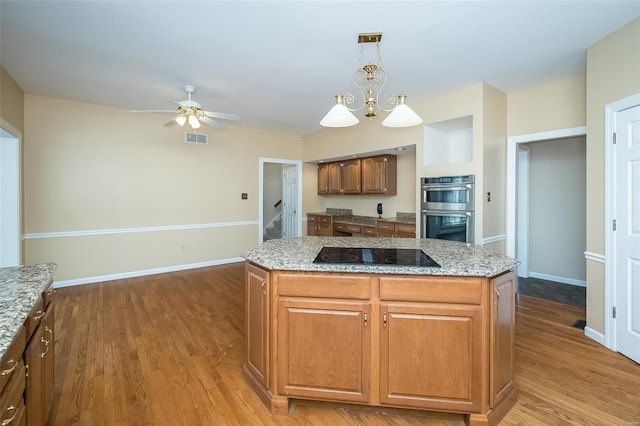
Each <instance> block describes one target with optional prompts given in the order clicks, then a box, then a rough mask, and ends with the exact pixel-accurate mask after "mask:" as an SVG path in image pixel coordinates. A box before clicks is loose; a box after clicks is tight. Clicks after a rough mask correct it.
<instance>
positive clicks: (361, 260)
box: [313, 247, 440, 268]
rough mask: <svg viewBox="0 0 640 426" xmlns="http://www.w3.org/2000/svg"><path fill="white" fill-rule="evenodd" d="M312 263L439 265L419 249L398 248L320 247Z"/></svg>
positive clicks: (436, 266) (434, 266)
mask: <svg viewBox="0 0 640 426" xmlns="http://www.w3.org/2000/svg"><path fill="white" fill-rule="evenodd" d="M313 263H352V264H356V265H395V266H428V267H432V268H439V267H440V265H438V264H437V263H436V262H435V261H434V260H433V259H432V258H431V257H429V256H428V255H427V254H425V252H423V251H422V250H420V249H400V248H398V249H396V248H354V247H322V250H320V253H318V255H317V256H316V258H315V259H314V261H313Z"/></svg>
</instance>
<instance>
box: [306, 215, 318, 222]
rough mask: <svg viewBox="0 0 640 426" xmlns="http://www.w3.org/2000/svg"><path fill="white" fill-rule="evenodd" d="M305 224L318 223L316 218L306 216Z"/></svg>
mask: <svg viewBox="0 0 640 426" xmlns="http://www.w3.org/2000/svg"><path fill="white" fill-rule="evenodd" d="M307 222H308V223H312V222H313V223H316V222H318V216H311V215H309V216H307Z"/></svg>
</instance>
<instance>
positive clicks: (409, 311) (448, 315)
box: [380, 303, 482, 412]
mask: <svg viewBox="0 0 640 426" xmlns="http://www.w3.org/2000/svg"><path fill="white" fill-rule="evenodd" d="M380 309H381V310H380V314H381V319H382V321H381V323H380V350H381V353H380V402H381V403H383V404H393V405H402V406H406V407H415V408H427V409H434V410H440V411H461V412H474V411H476V412H477V411H478V410H480V404H481V399H482V387H481V385H482V383H481V379H482V371H481V367H482V366H481V342H482V339H481V332H482V328H481V309H480V307H479V306H468V305H453V304H444V303H442V304H437V303H393V304H392V303H382V304H381V307H380Z"/></svg>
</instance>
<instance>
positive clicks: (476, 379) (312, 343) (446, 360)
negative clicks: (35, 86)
mask: <svg viewBox="0 0 640 426" xmlns="http://www.w3.org/2000/svg"><path fill="white" fill-rule="evenodd" d="M260 269H261V268H258V267H257V266H255V265H253V264H248V266H247V271H255V272H254V273H253V275H247V289H248V290H247V291H248V292H249V291H250V290H249V289H250V288H252V287H256V289H255V293H256V295H255V296H251V295H250V294H249V293H248V294H247V310H248V311H252V310H256V311H257V312H258V313H256V314H254V313H252V312H248V313H247V324H250V322H251V321H252V320H251V318H260V324H261V325H262V321H265V322H267V323H268V324H269V325H268V326H266V327H265V328H260V327H258V326H254V328H256V329H257V330H258V331H255V330H254V331H252V330H251V329H250V327H251V326H250V325H248V326H247V327H248V328H247V330H248V331H247V335H248V337H247V338H248V339H249V341H248V349H247V351H248V354H249V355H248V357H249V358H248V361H247V365H245V372H246V371H247V370H248V371H249V373H251V374H250V376H249V378H248V379H249V383H250V385H251V386H252V388H253V389H254V390H256V392H257V393H258V395H259V396H260V397H261V398H262V400H263V401H265V404H267V405H270V407H271V412H272V413H274V414H286V413H287V412H288V401H289V398H303V399H317V400H328V401H342V402H355V403H360V404H368V405H376V406H392V407H400V408H402V407H404V408H414V409H422V410H434V411H445V412H453V413H464V414H466V416H467V417H466V420H467V422H468V424H469V425H471V426H479V425H496V424H498V422H499V421H500V419H501V418H502V417H503V416H504V415H505V414H506V413H507V412H508V411H509V409H510V408H511V407H512V406H513V404H515V400H516V389H515V387H514V385H513V381H512V375H513V344H514V334H513V330H514V316H513V315H514V311H513V307H514V306H513V305H514V300H513V298H514V294H513V288H514V287H513V272H510V273H507V274H504V275H501V276H499V277H495V278H493V279H490V278H484V277H433V276H404V275H387V274H355V273H351V274H347V273H321V272H292V271H272V272H269V273H267V271H262V272H260ZM265 276H267V277H271V279H272V280H273V281H272V287H271V290H270V291H271V292H272V293H271V296H270V297H267V298H266V299H265V300H266V302H264V303H266V304H267V305H269V306H268V307H266V308H265V307H264V305H262V303H263V302H262V299H261V297H264V295H263V294H262V295H261V294H259V293H260V292H259V289H257V287H258V284H260V286H262V284H261V283H262V281H260V280H263V279H264V278H260V277H265ZM256 277H257V278H256ZM267 282H268V281H267ZM255 300H260V303H256V302H255ZM269 309H270V311H269ZM265 310H266V311H267V312H270V313H266V320H265V319H263V318H264V315H265ZM274 311H275V312H274ZM256 321H257V320H256ZM259 333H264V334H267V335H268V336H267V337H266V339H267V340H268V339H269V336H270V338H271V339H272V340H271V343H272V345H274V346H273V347H270V348H269V347H267V349H264V343H263V340H256V341H257V342H258V343H259V344H260V345H262V346H260V348H261V350H262V351H263V352H260V351H256V352H260V353H264V351H267V352H269V353H271V354H272V358H271V359H269V357H268V356H267V357H266V358H265V357H258V359H259V360H260V362H262V363H266V364H263V365H267V366H266V367H264V368H254V367H251V365H250V364H252V363H253V364H255V363H256V362H255V361H251V356H252V355H251V353H253V352H254V350H255V349H252V347H251V345H252V343H251V338H250V336H254V337H255V336H256V335H258V334H259ZM258 343H256V342H254V343H253V345H254V348H255V345H257V344H258ZM276 354H277V355H276ZM265 359H266V361H265ZM265 368H266V370H265ZM268 368H270V369H271V370H268ZM255 370H259V372H258V373H255V372H254V371H255ZM268 371H270V373H269V372H268ZM265 374H266V375H267V376H269V375H270V376H271V379H270V382H271V385H268V384H265V383H269V381H268V379H267V380H266V381H265V379H263V378H261V377H264V376H265Z"/></svg>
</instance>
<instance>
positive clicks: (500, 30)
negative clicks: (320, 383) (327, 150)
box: [0, 0, 640, 135]
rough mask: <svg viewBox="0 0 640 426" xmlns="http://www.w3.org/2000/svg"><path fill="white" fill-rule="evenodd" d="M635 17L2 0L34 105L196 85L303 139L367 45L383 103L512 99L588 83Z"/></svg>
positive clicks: (568, 5)
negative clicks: (463, 95) (384, 84)
mask: <svg viewBox="0 0 640 426" xmlns="http://www.w3.org/2000/svg"><path fill="white" fill-rule="evenodd" d="M638 16H640V1H638V0H635V1H588V2H585V1H576V0H573V1H519V2H514V1H468V2H453V1H448V2H444V1H412V2H400V1H375V2H374V1H333V2H329V1H296V2H293V1H257V2H249V1H196V2H187V1H89V0H84V1H74V2H63V1H51V0H49V1H5V0H2V1H1V2H0V61H1V63H2V65H3V66H4V67H5V69H6V70H7V71H8V72H9V74H11V76H12V77H13V78H14V79H15V80H16V82H17V83H18V85H19V86H20V87H21V88H22V89H23V90H24V92H26V93H29V94H35V95H42V96H50V97H55V98H62V99H69V100H74V101H80V102H88V103H93V104H100V105H108V106H113V107H118V108H126V109H173V108H174V106H175V105H174V104H173V101H175V100H183V99H186V94H185V93H184V84H185V83H189V84H194V85H195V86H196V92H195V94H194V100H196V101H198V102H200V103H201V104H202V105H203V107H204V108H205V109H209V110H213V111H220V112H229V113H235V114H238V115H240V117H241V122H240V123H239V125H243V126H247V127H253V128H261V129H267V130H276V131H282V132H287V133H293V134H297V135H304V134H306V133H309V132H312V131H315V130H317V129H319V128H320V126H319V124H318V122H319V121H320V119H321V118H322V117H323V116H324V114H325V113H326V112H327V111H328V110H329V108H331V106H332V105H333V104H334V95H335V94H336V93H337V92H338V91H341V92H343V93H348V92H353V90H352V87H351V78H352V74H353V72H354V71H355V69H356V67H357V65H358V58H359V52H360V46H359V45H358V43H357V34H358V33H359V32H375V31H381V32H383V37H382V41H381V43H380V46H381V51H382V58H383V61H384V65H385V68H386V70H387V71H388V73H389V76H390V82H389V90H388V92H389V93H391V92H393V93H398V92H400V91H404V92H405V93H406V94H407V95H408V99H407V102H408V103H409V104H410V105H411V101H412V100H414V101H415V100H416V99H420V98H423V97H426V96H431V95H434V94H437V93H441V92H445V91H448V90H452V89H455V88H458V87H463V86H466V85H468V84H472V83H476V82H479V81H485V82H487V83H488V84H491V85H493V86H495V87H496V88H498V89H500V90H502V91H504V92H513V91H518V90H522V89H525V88H529V87H535V86H537V85H541V84H545V83H548V82H551V81H554V80H558V79H563V78H569V77H572V76H575V75H584V73H585V63H586V49H587V47H589V46H590V45H592V44H593V43H595V42H597V41H598V40H600V39H602V38H604V37H605V36H607V35H608V34H610V33H612V32H614V31H615V30H617V29H618V28H620V27H622V26H624V25H625V24H626V23H628V22H630V21H632V20H633V19H635V18H637V17H638ZM373 50H374V49H373V45H367V49H366V52H365V61H366V62H368V61H369V57H368V56H367V55H368V53H367V52H373ZM636 53H638V52H636ZM163 119H164V117H163Z"/></svg>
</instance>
